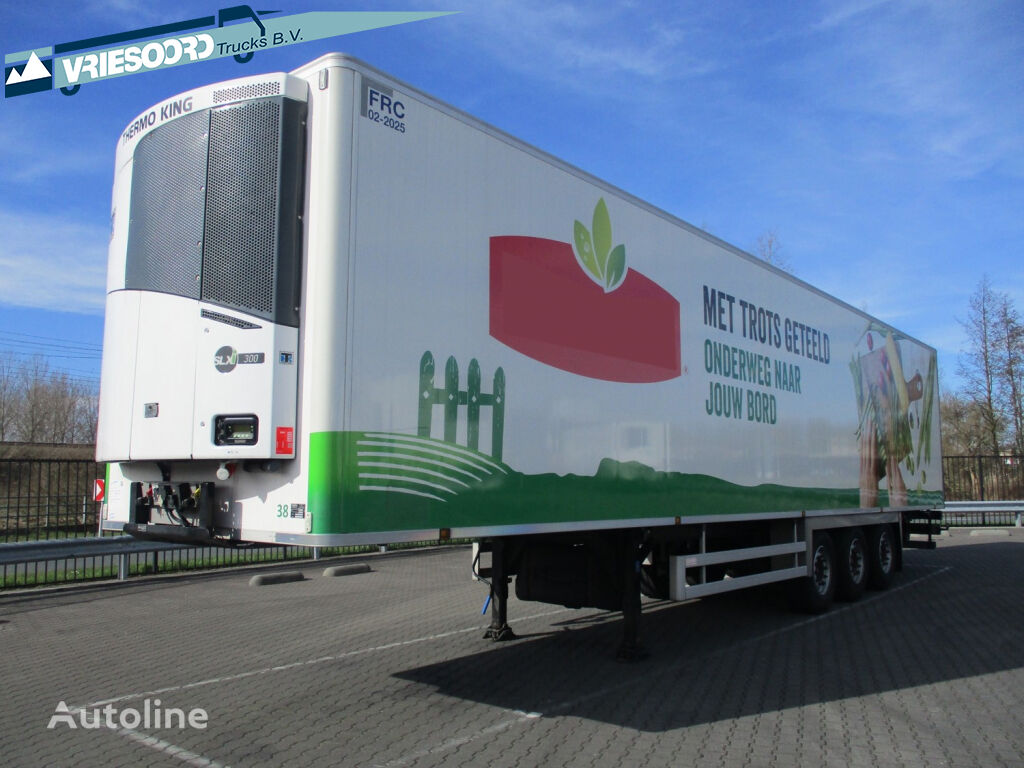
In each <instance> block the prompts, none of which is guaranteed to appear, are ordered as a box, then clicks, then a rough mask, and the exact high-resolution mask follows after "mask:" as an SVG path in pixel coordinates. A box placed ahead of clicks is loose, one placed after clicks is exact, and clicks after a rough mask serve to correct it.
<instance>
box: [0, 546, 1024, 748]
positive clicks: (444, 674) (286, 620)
mask: <svg viewBox="0 0 1024 768" xmlns="http://www.w3.org/2000/svg"><path fill="white" fill-rule="evenodd" d="M362 561H364V562H369V563H370V564H371V565H372V568H373V571H372V572H371V573H366V574H357V575H349V576H343V577H337V578H327V577H323V576H321V575H320V574H321V571H322V569H323V567H324V566H325V565H328V564H329V563H319V564H317V566H316V567H313V566H312V565H310V566H303V570H304V572H305V574H306V576H307V579H306V580H305V581H302V582H296V583H290V584H278V585H273V586H264V587H250V586H248V579H249V577H250V576H251V573H238V572H235V573H221V574H216V575H209V576H184V577H175V578H163V579H154V580H150V581H138V582H134V583H131V584H128V585H118V586H102V587H93V588H73V589H69V590H64V591H59V592H56V593H48V594H45V595H25V594H17V595H5V596H2V597H0V685H2V695H0V762H2V763H3V764H4V765H10V766H35V765H40V766H42V765H47V766H49V765H86V766H89V765H103V766H122V765H123V766H145V765H148V766H182V765H194V766H200V765H206V766H217V765H221V766H234V767H235V768H239V767H241V766H281V765H289V766H291V765H295V766H302V765H324V766H327V765H330V766H441V765H443V766H479V765H487V766H542V765H543V766H562V765H564V766H581V767H582V766H623V765H630V766H634V765H636V766H644V765H649V766H677V765H691V764H692V765H701V766H703V765H712V766H786V767H787V768H789V767H790V766H803V765H812V764H814V765H823V766H888V765H892V766H896V765H899V766H918V765H919V766H928V767H929V768H932V767H933V766H989V765H992V766H1002V765H1005V766H1019V765H1021V764H1024V671H1022V668H1024V599H1022V589H1021V584H1022V583H1024V532H1022V531H1018V530H1010V531H1008V532H1007V533H1006V534H1004V535H1000V534H991V533H988V534H985V535H976V536H971V535H970V532H969V531H955V532H954V533H953V534H946V535H944V536H943V537H942V538H941V540H940V543H939V548H938V549H937V550H935V551H931V552H927V551H909V552H907V553H906V567H905V570H904V572H903V573H902V574H900V575H899V576H898V577H897V580H896V582H895V583H894V585H893V588H892V589H890V590H889V591H887V592H882V593H874V592H869V593H868V594H867V595H866V596H865V598H863V599H862V600H860V601H859V602H857V603H852V604H837V605H836V606H835V607H834V608H833V609H832V611H830V612H829V613H827V614H825V615H824V616H821V617H813V618H809V617H807V616H802V615H799V614H795V613H792V612H790V611H789V610H788V609H787V607H786V601H785V599H784V596H783V595H782V594H781V592H780V590H778V589H774V588H764V589H760V590H756V591H748V592H746V593H738V594H734V595H724V596H720V597H717V598H711V599H707V600H703V601H699V602H694V603H691V604H688V605H676V604H671V603H655V602H648V603H647V604H646V605H645V609H644V617H643V624H642V631H643V639H644V642H645V644H646V645H647V647H648V648H649V650H650V651H651V653H652V655H651V658H650V659H648V660H647V661H645V662H642V663H638V664H619V663H616V662H615V661H614V660H613V658H612V657H613V653H614V650H615V647H616V645H617V642H618V639H619V632H620V618H619V617H618V616H617V615H615V614H606V613H603V612H597V611H592V610H568V609H560V608H558V607H557V606H549V605H544V604H539V603H520V602H517V601H516V600H514V599H513V600H512V602H511V604H510V622H511V624H512V626H513V628H514V629H515V631H516V632H517V633H518V634H519V635H520V639H519V640H517V641H515V642H511V643H503V644H493V643H490V642H489V641H484V640H482V639H481V636H482V634H483V629H484V626H485V624H486V621H485V620H484V618H483V617H482V616H481V615H480V608H481V605H482V602H483V599H484V597H485V587H483V586H482V585H480V584H475V583H473V582H472V581H471V580H470V578H469V552H468V550H467V549H461V548H460V549H455V550H440V551H430V552H419V553H414V554H394V555H385V556H380V557H370V558H363V559H362ZM295 567H296V566H294V565H292V566H291V568H293V569H294V568H295ZM147 698H148V699H149V701H150V706H151V707H153V706H160V707H163V708H164V711H166V710H167V708H171V707H177V708H180V709H182V710H184V711H186V712H187V711H188V710H191V709H193V708H203V709H204V710H205V711H206V713H207V714H208V718H209V720H208V725H207V727H206V728H205V729H178V728H161V729H156V728H149V729H146V728H143V727H141V726H140V727H138V728H134V729H132V728H122V729H117V730H111V729H107V728H99V729H83V728H78V729H75V730H72V729H70V728H68V727H67V726H66V725H64V724H59V725H57V727H56V728H54V729H52V730H51V729H47V723H48V722H49V720H50V717H51V715H52V714H53V713H54V710H55V707H56V706H57V703H58V702H59V701H64V702H66V703H67V705H68V706H69V707H82V708H85V709H86V711H87V714H88V713H90V712H92V711H94V710H95V709H96V708H100V709H102V707H104V706H107V705H108V704H110V706H111V707H116V708H119V710H123V709H126V708H137V709H139V710H142V709H143V707H144V702H145V700H146V699H147ZM157 699H159V702H160V703H159V705H157V704H155V702H156V700H157ZM115 717H116V716H115Z"/></svg>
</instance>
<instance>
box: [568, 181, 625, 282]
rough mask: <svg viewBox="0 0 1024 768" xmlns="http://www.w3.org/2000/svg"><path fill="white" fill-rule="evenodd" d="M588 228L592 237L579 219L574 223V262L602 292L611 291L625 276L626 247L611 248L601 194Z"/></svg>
mask: <svg viewBox="0 0 1024 768" xmlns="http://www.w3.org/2000/svg"><path fill="white" fill-rule="evenodd" d="M591 227H592V228H593V236H591V230H588V229H587V228H586V227H585V226H584V225H583V223H582V222H580V221H579V220H578V219H577V220H576V221H575V222H574V223H573V230H572V240H573V243H574V244H575V246H576V247H575V253H576V261H577V262H579V265H580V267H581V268H582V269H583V271H584V272H586V273H587V275H588V276H589V277H590V279H591V280H593V281H594V282H595V283H597V284H598V285H600V286H601V287H602V288H604V292H605V293H611V292H612V291H614V290H615V289H616V288H618V287H619V286H620V285H622V281H623V280H624V279H625V278H626V246H624V245H617V246H615V247H614V248H612V221H611V218H610V217H609V216H608V206H607V205H605V202H604V198H603V197H602V198H601V199H600V200H598V201H597V205H596V206H594V216H593V220H592V222H591Z"/></svg>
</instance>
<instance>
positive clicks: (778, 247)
mask: <svg viewBox="0 0 1024 768" xmlns="http://www.w3.org/2000/svg"><path fill="white" fill-rule="evenodd" d="M754 255H755V256H757V257H758V258H759V259H763V260H764V261H767V262H768V263H769V264H771V265H772V266H773V267H778V268H779V269H781V270H783V271H784V272H789V274H791V275H793V274H796V273H795V272H794V271H793V265H792V264H790V263H789V259H787V258H786V257H784V256H783V255H782V243H780V242H779V235H778V233H776V231H775V230H774V229H768V230H765V231H764V232H762V233H761V234H760V235H758V237H757V242H756V243H755V244H754Z"/></svg>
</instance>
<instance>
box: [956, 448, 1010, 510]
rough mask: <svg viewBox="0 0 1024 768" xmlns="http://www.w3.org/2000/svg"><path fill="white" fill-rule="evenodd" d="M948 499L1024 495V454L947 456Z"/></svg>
mask: <svg viewBox="0 0 1024 768" xmlns="http://www.w3.org/2000/svg"><path fill="white" fill-rule="evenodd" d="M942 482H943V491H944V495H945V497H946V501H1012V500H1016V499H1024V456H943V457H942Z"/></svg>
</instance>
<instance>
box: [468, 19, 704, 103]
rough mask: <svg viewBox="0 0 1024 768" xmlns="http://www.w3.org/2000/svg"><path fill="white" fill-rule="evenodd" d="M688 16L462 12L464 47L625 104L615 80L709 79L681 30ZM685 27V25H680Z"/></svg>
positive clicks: (700, 57)
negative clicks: (465, 34)
mask: <svg viewBox="0 0 1024 768" xmlns="http://www.w3.org/2000/svg"><path fill="white" fill-rule="evenodd" d="M694 15H695V13H691V14H690V15H689V16H686V15H684V13H683V12H680V13H679V14H678V15H676V14H674V13H665V12H664V11H662V12H657V13H651V12H649V11H648V9H647V8H646V7H645V6H644V5H643V4H636V3H632V2H628V1H626V2H618V3H601V4H592V5H591V4H577V3H572V2H532V1H531V2H522V1H517V2H511V1H510V0H497V2H493V3H487V4H484V3H481V4H479V5H476V6H474V7H473V9H472V10H471V11H467V12H466V13H465V14H464V16H463V20H464V26H463V27H462V29H464V30H465V31H466V32H468V33H469V38H468V39H469V40H470V42H472V43H473V44H474V45H476V46H477V47H479V48H480V49H483V50H484V51H485V52H486V54H487V55H489V56H492V57H493V58H494V59H495V60H496V61H497V62H498V63H499V64H501V65H502V66H504V67H506V68H507V69H509V70H512V71H514V72H518V73H520V74H522V75H527V76H531V77H542V78H545V79H550V80H552V81H554V82H558V83H561V84H563V85H565V86H568V87H571V88H573V89H575V90H578V91H581V92H585V93H593V94H594V95H600V96H602V97H604V98H614V97H616V96H619V97H627V98H628V97H629V96H630V93H629V90H628V89H623V88H622V85H623V83H624V80H620V78H623V79H624V78H639V79H641V80H643V81H648V82H651V81H653V82H671V81H678V80H682V79H685V78H688V77H694V76H701V75H704V74H707V73H709V72H712V71H714V70H715V69H716V68H717V66H718V64H717V62H716V60H715V59H714V58H713V57H711V56H708V55H706V54H707V48H706V46H705V44H703V43H701V44H700V46H699V47H700V51H698V50H696V48H697V45H696V43H695V40H693V39H691V40H688V37H689V36H688V35H687V34H686V32H685V30H686V29H692V28H693V27H694V24H693V22H694ZM684 22H685V23H684Z"/></svg>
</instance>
